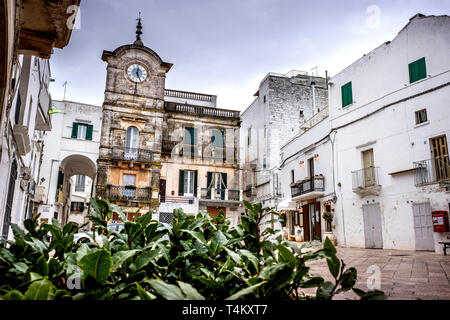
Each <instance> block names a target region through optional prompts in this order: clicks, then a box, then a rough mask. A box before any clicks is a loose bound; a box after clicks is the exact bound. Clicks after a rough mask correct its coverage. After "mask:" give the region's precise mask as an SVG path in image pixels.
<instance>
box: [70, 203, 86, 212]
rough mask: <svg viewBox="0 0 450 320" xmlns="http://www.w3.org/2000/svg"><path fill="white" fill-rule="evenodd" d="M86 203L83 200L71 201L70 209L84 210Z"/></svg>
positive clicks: (74, 210)
mask: <svg viewBox="0 0 450 320" xmlns="http://www.w3.org/2000/svg"><path fill="white" fill-rule="evenodd" d="M83 210H84V203H83V202H71V203H70V211H72V212H83Z"/></svg>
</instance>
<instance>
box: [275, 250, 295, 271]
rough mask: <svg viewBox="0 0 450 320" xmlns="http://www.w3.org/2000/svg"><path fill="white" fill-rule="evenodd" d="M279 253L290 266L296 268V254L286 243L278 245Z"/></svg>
mask: <svg viewBox="0 0 450 320" xmlns="http://www.w3.org/2000/svg"><path fill="white" fill-rule="evenodd" d="M278 254H279V255H280V258H281V259H282V261H283V262H286V263H287V264H288V266H289V267H290V268H295V256H294V254H293V253H292V252H291V251H290V250H289V249H288V248H286V247H285V246H284V245H279V246H278Z"/></svg>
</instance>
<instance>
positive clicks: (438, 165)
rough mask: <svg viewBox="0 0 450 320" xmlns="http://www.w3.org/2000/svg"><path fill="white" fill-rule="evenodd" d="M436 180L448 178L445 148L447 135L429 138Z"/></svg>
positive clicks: (449, 167)
mask: <svg viewBox="0 0 450 320" xmlns="http://www.w3.org/2000/svg"><path fill="white" fill-rule="evenodd" d="M431 147H432V153H433V160H434V168H435V174H436V181H442V180H446V179H449V178H450V161H449V156H448V148H447V137H446V136H445V135H444V136H441V137H437V138H432V139H431Z"/></svg>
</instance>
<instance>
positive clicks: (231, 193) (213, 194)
mask: <svg viewBox="0 0 450 320" xmlns="http://www.w3.org/2000/svg"><path fill="white" fill-rule="evenodd" d="M200 199H204V200H230V201H241V191H240V190H230V189H214V188H201V192H200Z"/></svg>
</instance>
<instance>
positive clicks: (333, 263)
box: [327, 256, 341, 278]
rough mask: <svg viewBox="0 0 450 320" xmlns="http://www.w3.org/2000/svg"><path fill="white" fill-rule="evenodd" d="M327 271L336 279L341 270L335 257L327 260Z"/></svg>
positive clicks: (339, 263)
mask: <svg viewBox="0 0 450 320" xmlns="http://www.w3.org/2000/svg"><path fill="white" fill-rule="evenodd" d="M327 264H328V269H329V270H330V272H331V274H332V275H333V277H335V278H337V276H338V275H339V271H340V268H341V262H340V261H339V259H338V258H337V257H336V256H331V257H329V258H327Z"/></svg>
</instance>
